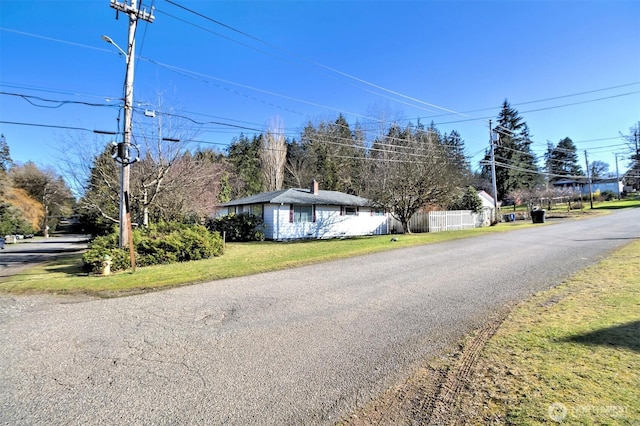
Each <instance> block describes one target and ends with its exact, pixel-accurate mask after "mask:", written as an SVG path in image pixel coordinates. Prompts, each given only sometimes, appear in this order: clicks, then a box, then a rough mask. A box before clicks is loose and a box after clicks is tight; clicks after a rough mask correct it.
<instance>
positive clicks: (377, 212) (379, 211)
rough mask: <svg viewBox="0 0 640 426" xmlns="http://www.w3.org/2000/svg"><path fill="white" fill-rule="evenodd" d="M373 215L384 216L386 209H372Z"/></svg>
mask: <svg viewBox="0 0 640 426" xmlns="http://www.w3.org/2000/svg"><path fill="white" fill-rule="evenodd" d="M371 216H384V209H373V210H371Z"/></svg>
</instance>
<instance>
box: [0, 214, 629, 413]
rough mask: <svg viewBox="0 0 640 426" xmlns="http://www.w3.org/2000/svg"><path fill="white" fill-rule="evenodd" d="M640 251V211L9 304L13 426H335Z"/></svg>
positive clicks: (8, 401)
mask: <svg viewBox="0 0 640 426" xmlns="http://www.w3.org/2000/svg"><path fill="white" fill-rule="evenodd" d="M400 238H402V237H400ZM637 238H640V209H635V210H625V211H621V212H617V213H614V214H611V215H608V216H605V217H599V218H594V219H589V220H580V221H570V222H565V223H561V224H556V225H550V226H540V227H535V228H532V229H525V230H519V231H514V232H511V233H505V234H499V235H489V236H483V237H475V238H470V239H466V240H459V241H453V242H448V243H441V244H435V245H429V246H423V247H415V248H409V249H401V250H395V251H391V252H386V253H379V254H374V255H367V256H361V257H357V258H352V259H346V260H340V261H335V262H328V263H323V264H319V265H313V266H307V267H302V268H296V269H290V270H285V271H280V272H273V273H266V274H259V275H254V276H250V277H245V278H238V279H229V280H222V281H217V282H212V283H207V284H202V285H194V286H190V287H182V288H176V289H173V290H168V291H162V292H156V293H150V294H144V295H138V296H132V297H126V298H120V299H109V300H88V301H86V300H85V301H78V302H77V303H66V302H71V301H70V300H66V299H62V302H64V303H62V302H61V301H60V300H57V301H56V300H53V301H52V299H51V297H35V296H31V297H16V298H12V297H3V298H0V421H1V422H5V423H7V424H154V425H155V424H237V425H247V424H279V425H280V424H305V425H306V424H331V423H333V422H334V421H335V420H337V419H338V418H339V417H340V416H342V415H344V414H345V413H348V412H350V410H351V409H352V408H353V407H354V406H355V405H357V404H362V403H365V402H366V401H367V400H369V399H370V398H372V397H373V396H375V395H377V394H378V393H380V392H381V391H383V390H384V389H385V388H386V387H388V386H390V385H392V384H393V383H395V382H396V381H397V380H400V379H402V378H403V377H405V376H406V375H407V374H409V372H410V371H411V368H412V367H413V366H415V365H416V363H418V362H420V360H423V359H424V358H425V357H426V356H428V355H431V354H437V353H442V352H443V351H447V350H449V349H450V348H451V345H452V344H453V343H454V342H455V341H456V340H457V339H459V338H460V337H461V336H462V335H464V333H466V332H468V331H469V330H470V329H471V328H473V327H477V326H479V325H481V324H482V323H483V322H484V321H486V318H487V317H488V316H489V315H491V314H492V313H494V312H496V311H498V310H500V309H503V308H504V306H505V304H507V303H508V302H511V301H515V300H519V299H521V298H523V297H526V296H527V295H530V294H531V293H533V292H536V291H538V290H541V289H545V288H548V287H549V286H551V285H555V284H557V283H559V282H560V281H561V280H562V279H564V278H565V277H567V276H568V275H569V274H571V273H572V272H574V271H576V270H578V269H580V268H583V267H585V266H587V265H589V264H593V263H594V262H596V261H598V260H599V259H601V258H602V257H603V256H606V255H607V254H608V253H610V252H611V251H612V250H614V249H615V248H617V247H620V246H622V245H624V244H627V243H629V242H631V241H632V240H633V239H637ZM390 244H391V243H390Z"/></svg>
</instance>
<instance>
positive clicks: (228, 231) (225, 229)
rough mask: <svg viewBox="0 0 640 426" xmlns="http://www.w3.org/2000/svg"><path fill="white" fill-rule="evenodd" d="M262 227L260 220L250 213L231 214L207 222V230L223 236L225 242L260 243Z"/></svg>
mask: <svg viewBox="0 0 640 426" xmlns="http://www.w3.org/2000/svg"><path fill="white" fill-rule="evenodd" d="M263 227H264V221H263V220H262V218H261V217H260V216H256V215H253V214H251V213H240V214H233V213H231V214H228V215H226V216H221V217H217V218H215V219H209V220H208V221H207V228H208V229H209V230H210V231H211V232H218V233H220V235H225V236H226V240H227V241H262V240H264V231H263Z"/></svg>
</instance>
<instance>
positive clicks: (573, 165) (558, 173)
mask: <svg viewBox="0 0 640 426" xmlns="http://www.w3.org/2000/svg"><path fill="white" fill-rule="evenodd" d="M545 157H546V158H545V160H546V162H547V169H548V170H547V171H548V172H549V176H550V178H549V181H550V182H555V181H558V180H560V179H566V178H575V177H576V176H584V173H583V172H582V168H581V167H580V163H579V161H578V154H577V149H576V146H575V144H574V143H573V141H572V140H571V139H570V138H568V137H567V138H564V139H561V140H560V141H559V142H558V144H557V145H556V146H555V147H554V146H553V145H551V146H550V147H549V151H548V152H547V154H546V155H545Z"/></svg>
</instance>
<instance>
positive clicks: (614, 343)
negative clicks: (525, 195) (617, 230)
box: [460, 241, 640, 425]
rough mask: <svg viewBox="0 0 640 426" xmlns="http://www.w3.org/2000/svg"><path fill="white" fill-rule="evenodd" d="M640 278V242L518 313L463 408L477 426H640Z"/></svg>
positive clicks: (478, 371) (490, 348)
mask: <svg viewBox="0 0 640 426" xmlns="http://www.w3.org/2000/svg"><path fill="white" fill-rule="evenodd" d="M639 271H640V241H636V242H635V243H633V244H631V245H629V246H627V247H625V248H623V249H621V250H620V251H618V252H616V253H615V254H614V255H613V256H611V257H610V258H608V259H606V260H604V261H602V262H601V263H600V264H598V265H594V266H592V267H590V268H588V269H586V270H583V271H581V272H579V273H577V274H576V275H575V276H573V277H572V278H571V279H570V280H568V281H567V282H566V283H564V284H562V285H561V286H559V287H556V288H554V289H551V290H549V291H545V292H542V293H539V294H537V295H536V296H535V297H533V298H531V299H530V300H528V301H526V302H524V303H522V304H521V305H520V306H518V307H517V308H516V309H515V310H513V311H512V313H511V314H510V315H509V317H508V318H507V319H506V320H505V321H504V323H503V325H502V326H501V328H500V329H499V330H498V332H497V333H496V335H495V336H494V337H493V338H492V339H491V340H490V341H489V342H488V344H487V345H486V347H485V349H484V352H483V355H482V357H481V359H480V361H479V362H478V365H477V366H476V368H475V372H474V376H473V378H472V380H471V382H472V383H471V385H470V386H469V392H468V394H466V395H464V396H463V397H462V399H461V402H460V406H461V407H460V409H461V410H462V411H463V412H464V411H466V412H467V414H468V415H469V416H470V417H469V418H468V419H467V420H468V421H467V423H469V424H488V423H492V424H517V425H542V424H550V423H553V422H554V420H555V421H557V420H561V419H562V420H563V422H564V424H576V425H582V424H585V425H586V424H610V425H632V424H635V425H637V424H640V404H639V403H638V401H640V273H639ZM470 413H472V414H470Z"/></svg>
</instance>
